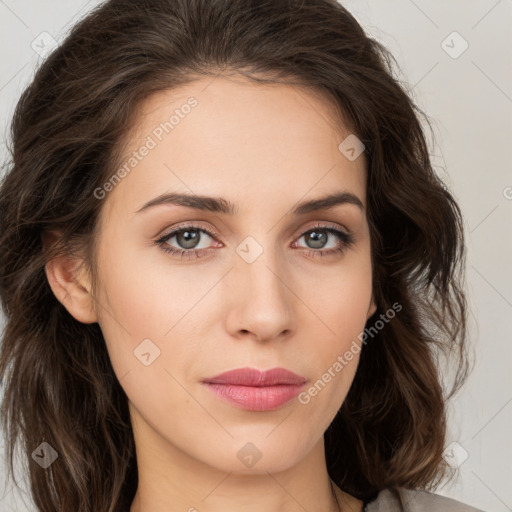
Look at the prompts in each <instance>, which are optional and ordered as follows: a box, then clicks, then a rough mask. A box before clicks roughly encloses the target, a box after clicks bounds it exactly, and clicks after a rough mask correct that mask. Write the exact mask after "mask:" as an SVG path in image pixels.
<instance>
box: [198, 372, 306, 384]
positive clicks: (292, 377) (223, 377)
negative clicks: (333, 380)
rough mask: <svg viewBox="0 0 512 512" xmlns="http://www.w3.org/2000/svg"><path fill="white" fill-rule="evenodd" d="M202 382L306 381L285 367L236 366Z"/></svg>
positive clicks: (276, 382) (263, 382) (296, 382)
mask: <svg viewBox="0 0 512 512" xmlns="http://www.w3.org/2000/svg"><path fill="white" fill-rule="evenodd" d="M203 382H207V383H211V384H233V385H239V386H255V387H263V386H276V385H279V384H289V385H290V384H291V385H299V384H304V383H305V382H306V378H305V377H301V376H300V375H297V374H296V373H293V372H292V371H290V370H287V369H286V368H272V369H271V370H266V371H260V370H258V369H256V368H237V369H236V370H230V371H227V372H224V373H220V374H219V375H216V376H215V377H209V378H207V379H204V380H203Z"/></svg>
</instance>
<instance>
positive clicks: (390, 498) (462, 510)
mask: <svg viewBox="0 0 512 512" xmlns="http://www.w3.org/2000/svg"><path fill="white" fill-rule="evenodd" d="M365 511H367V512H432V511H435V512H484V511H483V510H481V509H479V508H474V507H471V506H469V505H466V504H465V503H462V502H460V501H457V500H454V499H451V498H446V497H445V496H441V495H440V494H434V493H431V492H428V491H420V490H412V489H405V488H403V487H399V488H397V489H384V490H382V491H380V492H379V494H378V496H377V498H376V499H375V500H373V501H371V502H370V503H368V505H367V506H366V508H365Z"/></svg>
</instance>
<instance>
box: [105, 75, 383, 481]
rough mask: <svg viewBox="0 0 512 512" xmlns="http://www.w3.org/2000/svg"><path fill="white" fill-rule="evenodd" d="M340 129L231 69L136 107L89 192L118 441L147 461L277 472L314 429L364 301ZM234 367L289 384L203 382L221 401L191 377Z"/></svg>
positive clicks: (319, 109) (280, 89)
mask: <svg viewBox="0 0 512 512" xmlns="http://www.w3.org/2000/svg"><path fill="white" fill-rule="evenodd" d="M173 116H174V117H173ZM349 134H350V132H349V131H346V132H343V133H342V132H341V131H340V129H339V128H336V127H335V126H334V123H333V121H332V116H330V113H329V109H328V106H327V104H326V103H324V102H322V101H321V100H320V99H319V98H318V97H317V96H314V95H312V93H311V92H307V91H306V90H305V89H298V88H296V87H292V86H288V85H283V84H280V85H258V84H256V83H254V82H250V81H248V80H246V79H242V78H237V81H234V80H232V79H227V78H221V77H219V78H216V79H214V80H212V79H211V78H208V79H200V80H198V81H195V82H193V83H191V84H188V85H186V86H183V87H181V88H179V89H175V90H172V91H165V92H162V93H158V94H155V95H154V96H152V97H150V98H149V99H148V100H147V101H146V102H145V103H143V104H142V108H141V110H140V112H139V113H138V116H137V123H136V126H134V127H133V130H132V133H131V136H130V137H129V138H128V140H127V147H126V151H125V158H124V160H123V161H122V162H121V164H120V166H119V169H121V168H122V167H123V166H124V165H125V164H126V166H125V167H124V172H123V171H120V172H119V173H118V174H117V178H114V179H113V180H112V181H111V183H110V184H108V183H107V185H106V186H105V187H104V188H103V189H102V190H103V191H106V192H101V191H98V193H97V195H98V197H99V199H98V200H100V201H103V202H104V204H103V210H102V214H101V219H100V224H99V238H98V246H97V251H98V252H97V258H98V262H99V265H98V267H99V268H98V276H99V287H98V289H97V290H96V292H97V302H95V310H96V313H97V318H98V322H99V324H100V326H101V329H102V331H103V334H104V336H105V340H106V344H107V347H108V351H109V354H110V357H111V360H112V365H113V368H114V370H115V372H116V375H117V377H118V379H119V381H120V384H121V386H122V387H123V388H124V390H125V392H126V394H127V396H128V399H129V403H130V411H131V414H132V420H133V422H134V432H135V433H136V440H137V441H138V442H139V443H140V444H146V445H147V446H152V447H153V448H154V447H156V446H158V447H160V448H162V450H161V451H159V452H158V453H159V455H158V456H159V457H160V456H162V455H161V454H162V453H172V452H173V451H174V452H175V453H180V454H181V455H182V456H189V457H193V458H194V459H196V461H200V462H202V463H205V464H208V465H209V466H212V467H215V468H218V469H221V470H223V471H233V472H238V473H243V472H263V471H279V470H283V469H285V468H287V467H290V466H292V465H293V464H295V463H297V462H298V461H299V460H300V459H302V458H304V457H305V456H306V454H308V453H309V452H310V451H311V450H312V449H313V447H315V446H318V443H319V442H322V441H323V439H322V436H323V433H324V431H325V430H326V429H327V427H328V426H329V424H330V423H331V421H332V420H333V418H334V416H335V415H336V412H337V411H338V409H339V408H340V406H341V404H342V403H343V400H344V399H345V396H346V395H347V392H348V390H349V388H350V385H351V383H352V381H353V378H354V375H355V372H356V369H357V365H358V360H359V353H358V350H356V349H355V346H356V345H355V344H354V341H356V342H357V344H358V345H360V342H359V340H358V338H357V337H358V335H359V334H360V332H361V331H362V330H363V329H364V327H365V322H366V320H367V318H369V316H371V315H372V314H373V312H374V311H375V307H374V305H373V303H372V287H371V283H372V268H371V252H370V239H369V229H368V223H367V219H366V215H365V211H366V195H365V179H366V177H365V161H364V156H363V155H361V156H360V157H358V158H354V155H353V152H351V151H350V149H349V151H348V152H347V151H344V152H342V151H341V150H340V149H339V148H338V146H339V145H340V143H341V142H342V141H343V140H344V139H345V138H346V137H347V136H348V135H349ZM349 141H351V139H349ZM144 148H146V149H144ZM345 149H346V148H345ZM356 151H357V148H356ZM346 155H348V156H349V157H350V158H348V157H347V156H346ZM355 156H357V153H356V154H355ZM116 171H117V169H116ZM119 178H121V179H120V181H119ZM112 183H114V184H115V186H112ZM173 194H179V195H186V196H187V197H190V198H191V199H189V206H184V205H183V202H182V204H181V205H180V204H176V203H173V201H172V195H173ZM333 194H339V195H340V198H339V199H340V202H338V203H337V204H331V205H330V206H329V207H324V208H321V209H315V208H312V207H311V208H310V207H303V208H299V206H300V205H301V204H302V203H309V202H311V201H313V200H317V199H320V198H324V197H326V196H330V195H333ZM341 194H345V196H342V195H341ZM167 195H168V196H167ZM103 196H104V197H103ZM166 196H167V200H166ZM205 197H210V198H215V200H213V199H212V200H206V199H204V198H205ZM347 198H348V200H347ZM357 200H359V201H360V203H361V205H362V206H361V205H358V204H357ZM178 202H179V201H178ZM194 203H195V205H196V206H200V205H201V207H196V208H194V207H192V206H193V204H194ZM228 205H229V206H232V208H233V211H232V212H230V211H229V210H230V208H228ZM219 206H220V207H221V208H219ZM313 206H314V204H313ZM317 206H320V207H321V206H322V204H321V203H320V204H319V205H317ZM324 206H325V205H324ZM295 210H297V211H295ZM178 228H188V229H186V230H184V231H183V232H181V234H180V233H175V231H176V230H177V229H178ZM332 230H338V232H339V233H340V234H336V231H332ZM173 232H174V233H173ZM349 239H350V240H351V242H350V240H349ZM157 241H158V242H157ZM347 241H348V242H349V243H347ZM337 249H339V250H337ZM170 251H176V252H175V253H172V252H170ZM347 351H351V352H352V354H353V357H352V359H351V360H348V359H347V358H346V357H344V354H345V353H346V352H347ZM341 358H342V359H343V361H344V363H343V364H342V363H341V362H340V360H341ZM337 362H338V364H336V363H337ZM340 366H341V369H340ZM246 367H250V368H255V369H258V370H268V369H272V368H275V367H281V368H285V369H287V370H290V371H292V372H294V373H296V374H298V375H299V376H302V377H303V378H304V380H305V381H306V383H305V384H303V385H302V386H300V387H295V388H291V387H290V386H286V385H281V386H274V389H271V388H269V387H266V388H265V389H260V390H258V389H254V388H250V389H248V388H246V389H245V390H246V391H247V393H244V391H245V390H244V389H243V388H242V387H229V386H227V385H224V386H222V385H218V386H217V387H216V389H218V390H220V391H221V392H222V391H224V394H225V395H229V396H231V397H232V399H233V400H235V401H232V400H229V399H224V398H221V397H220V396H219V395H218V394H217V393H215V392H214V391H213V386H212V387H209V386H207V385H205V384H204V382H203V381H204V379H208V378H211V377H214V376H216V375H218V374H220V373H222V372H226V371H228V370H233V369H237V368H246ZM326 375H327V376H326ZM329 377H330V378H329ZM319 379H320V381H321V383H320V384H319V383H318V382H317V381H319ZM315 383H316V388H314V386H315ZM312 388H314V389H313V390H312V391H311V389H312ZM290 390H291V391H290ZM288 392H290V395H293V397H292V398H291V399H289V400H288V401H285V402H284V403H283V400H285V398H283V397H284V396H285V395H286V396H290V395H287V393H288ZM251 397H252V398H251ZM249 443H250V444H249ZM251 457H252V458H251ZM250 461H252V462H250ZM254 461H255V462H254Z"/></svg>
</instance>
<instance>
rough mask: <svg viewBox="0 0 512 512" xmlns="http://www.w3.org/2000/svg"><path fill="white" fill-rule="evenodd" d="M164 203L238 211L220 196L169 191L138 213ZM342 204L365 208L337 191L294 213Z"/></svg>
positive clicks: (303, 204) (347, 194)
mask: <svg viewBox="0 0 512 512" xmlns="http://www.w3.org/2000/svg"><path fill="white" fill-rule="evenodd" d="M163 204H174V205H177V206H186V207H188V208H194V209H196V210H202V211H207V212H213V213H224V214H227V215H235V214H236V213H238V208H237V206H236V205H235V204H234V203H232V202H230V201H228V200H226V199H223V198H220V197H208V196H200V195H195V194H194V195H191V194H178V193H167V194H162V195H160V196H158V197H155V198H154V199H151V200H150V201H148V202H147V203H146V204H144V206H143V207H142V208H140V209H139V210H137V212H136V213H139V212H142V211H144V210H147V209H149V208H153V207H155V206H159V205H163ZM341 204H352V205H355V206H357V207H359V208H360V209H361V210H364V205H363V202H362V201H361V200H360V199H359V198H358V197H357V196H356V195H355V194H352V193H351V192H345V191H342V192H336V193H333V194H329V195H327V196H323V197H318V198H316V199H310V200H308V201H303V202H301V203H299V204H297V205H296V206H295V207H294V208H293V210H292V215H305V214H307V213H311V212H315V211H318V210H328V209H330V208H333V207H335V206H338V205H341Z"/></svg>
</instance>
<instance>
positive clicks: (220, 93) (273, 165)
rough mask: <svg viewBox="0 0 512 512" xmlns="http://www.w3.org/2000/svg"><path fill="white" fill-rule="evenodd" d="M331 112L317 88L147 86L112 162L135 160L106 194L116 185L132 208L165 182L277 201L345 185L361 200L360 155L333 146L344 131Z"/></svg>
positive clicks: (233, 82) (242, 81) (206, 83)
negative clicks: (351, 156)
mask: <svg viewBox="0 0 512 512" xmlns="http://www.w3.org/2000/svg"><path fill="white" fill-rule="evenodd" d="M333 110H334V109H333V105H332V103H330V102H329V100H328V99H327V98H326V97H324V96H322V95H321V94H319V93H318V92H315V91H311V90H309V89H306V88H304V87H298V86H296V85H289V84H282V83H271V84H267V83H264V84H260V83H255V82H254V81H251V80H249V79H246V78H244V77H236V78H235V79H232V78H226V77H216V78H211V77H209V78H204V77H203V78H200V79H197V80H195V81H193V82H190V83H189V84H186V85H184V86H180V87H177V88H175V89H171V90H164V91H161V92H158V93H155V94H153V95H152V96H150V97H148V98H147V99H146V100H145V101H144V102H142V103H141V104H140V105H139V106H138V108H137V110H136V112H135V115H134V117H133V124H132V126H131V127H130V130H129V134H128V136H127V137H126V139H125V141H124V143H125V144H124V154H123V157H122V158H121V159H120V162H119V167H120V166H122V165H126V164H127V163H129V161H130V160H131V164H133V165H128V167H129V168H130V171H129V175H128V176H127V177H126V178H123V180H122V183H120V184H119V185H117V186H116V188H115V190H114V191H113V192H111V193H110V194H109V201H110V200H111V199H112V198H113V197H115V196H116V194H119V193H120V191H121V190H123V194H124V195H128V196H132V199H133V201H132V200H130V202H131V203H133V206H134V207H135V206H137V205H136V204H135V203H137V201H138V203H137V204H138V206H139V207H140V205H141V204H142V202H145V201H147V200H149V199H151V197H152V196H156V195H158V194H161V193H163V192H165V191H168V190H173V191H177V190H178V191H179V190H181V191H188V192H193V193H197V194H205V195H206V194H208V195H217V196H222V197H226V198H232V199H233V200H235V199H236V198H241V197H245V198H249V197H251V196H253V197H254V196H255V197H260V196H261V197H266V198H269V199H270V198H271V197H274V199H276V200H278V201H279V199H282V198H283V194H286V195H287V196H289V197H290V199H293V198H294V197H295V199H296V200H299V199H300V198H302V197H304V196H305V195H307V194H308V191H309V190H310V191H311V193H310V194H309V195H310V196H311V195H315V191H318V193H320V192H324V193H325V192H331V191H332V190H334V189H340V188H343V189H348V190H349V191H352V192H355V193H358V194H359V196H360V197H361V198H362V200H363V202H364V198H365V194H364V191H365V175H366V173H365V159H364V153H363V154H362V155H361V156H360V157H359V158H357V159H356V160H354V161H350V160H349V159H347V157H346V156H345V155H344V154H343V153H342V152H341V151H340V149H339V145H340V143H341V142H342V141H343V140H344V139H345V138H346V137H347V136H349V135H350V130H349V129H348V128H347V127H345V126H342V125H340V124H339V123H338V122H337V121H336V120H335V119H336V118H335V115H334V113H333ZM144 146H147V147H150V148H151V149H150V150H149V151H144V153H145V156H144V157H143V158H139V159H137V160H135V159H136V157H135V156H133V155H134V154H135V153H137V152H140V151H138V150H140V149H142V148H143V147H144ZM316 195H318V194H316ZM135 196H137V198H140V200H139V199H137V198H136V197H135Z"/></svg>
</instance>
